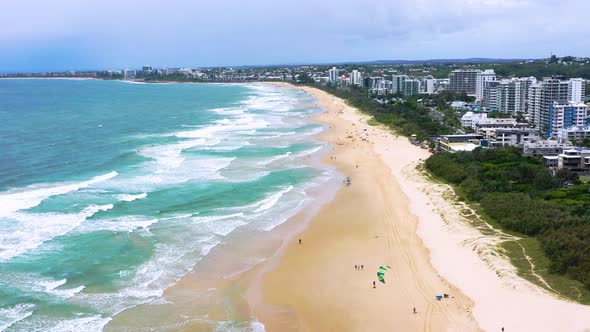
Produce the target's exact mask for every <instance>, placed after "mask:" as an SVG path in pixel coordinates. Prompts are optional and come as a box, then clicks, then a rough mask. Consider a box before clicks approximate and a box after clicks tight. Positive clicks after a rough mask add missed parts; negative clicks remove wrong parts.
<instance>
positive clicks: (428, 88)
mask: <svg viewBox="0 0 590 332" xmlns="http://www.w3.org/2000/svg"><path fill="white" fill-rule="evenodd" d="M424 93H426V94H429V95H431V94H433V93H434V78H427V79H425V80H424Z"/></svg>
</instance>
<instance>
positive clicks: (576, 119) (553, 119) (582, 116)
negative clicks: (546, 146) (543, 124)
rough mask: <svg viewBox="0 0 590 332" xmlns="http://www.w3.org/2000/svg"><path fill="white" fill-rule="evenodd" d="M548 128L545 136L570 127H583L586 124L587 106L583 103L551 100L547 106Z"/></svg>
mask: <svg viewBox="0 0 590 332" xmlns="http://www.w3.org/2000/svg"><path fill="white" fill-rule="evenodd" d="M548 113H549V129H548V130H547V137H551V136H553V135H555V134H557V133H558V132H559V131H561V130H563V129H566V128H571V127H585V126H587V125H588V106H586V104H583V103H572V102H566V103H559V102H553V103H552V105H551V107H550V108H549V112H548Z"/></svg>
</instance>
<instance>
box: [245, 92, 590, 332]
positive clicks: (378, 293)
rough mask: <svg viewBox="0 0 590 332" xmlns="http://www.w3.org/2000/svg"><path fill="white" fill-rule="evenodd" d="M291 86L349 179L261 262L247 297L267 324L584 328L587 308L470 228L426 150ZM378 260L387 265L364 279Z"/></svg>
mask: <svg viewBox="0 0 590 332" xmlns="http://www.w3.org/2000/svg"><path fill="white" fill-rule="evenodd" d="M283 86H286V87H292V86H290V85H283ZM295 88H299V89H302V90H305V91H306V92H307V93H309V94H311V95H313V96H314V97H315V98H317V99H318V106H319V107H322V108H323V109H325V110H326V112H325V113H323V114H321V115H318V116H317V117H316V120H317V121H320V122H323V123H326V124H328V125H329V126H330V129H329V130H328V131H327V132H325V133H323V134H322V135H321V136H320V137H319V139H321V140H324V141H326V142H329V143H331V144H333V146H334V150H333V152H332V153H331V154H330V155H328V156H326V157H325V158H324V162H326V163H331V164H333V165H335V166H336V167H337V168H338V170H340V171H341V173H342V174H344V175H345V176H350V177H351V179H352V184H351V185H350V186H344V185H343V188H342V189H341V190H340V191H339V192H338V193H337V195H336V197H335V199H334V200H333V201H332V202H330V203H328V204H326V205H324V206H323V207H322V209H321V211H320V212H319V214H318V215H317V216H315V217H314V218H313V220H312V221H311V223H310V224H309V226H308V228H307V229H305V231H303V232H302V233H301V234H299V235H298V236H296V238H294V239H291V240H290V242H289V244H287V246H286V247H285V248H284V250H282V253H281V254H280V255H279V256H277V257H275V259H274V260H275V262H274V265H272V267H271V268H267V269H266V270H268V271H266V272H260V273H261V274H262V276H261V281H262V285H261V286H260V290H261V292H262V299H259V300H258V301H250V302H254V303H250V304H251V306H252V307H253V313H254V315H255V317H256V318H257V319H258V320H259V321H261V322H262V323H264V325H265V327H266V331H367V330H371V329H378V330H382V331H419V330H420V331H476V330H485V331H501V329H502V328H504V329H505V331H590V307H588V306H584V305H580V304H577V303H572V302H568V301H566V300H563V299H558V298H557V297H556V296H555V295H553V294H551V293H549V292H547V291H545V290H544V289H542V288H540V287H538V286H536V285H533V284H532V283H530V282H528V281H526V280H524V279H522V278H520V277H518V276H517V275H516V271H515V269H514V267H512V266H511V265H510V264H509V261H508V259H507V257H504V256H503V255H502V254H501V253H499V252H498V250H497V244H498V243H500V241H501V240H502V236H498V235H489V236H488V235H483V234H482V233H481V232H480V231H479V230H477V229H475V228H474V227H473V226H472V225H470V224H469V222H468V220H467V219H466V218H464V217H463V216H462V214H461V213H462V209H464V207H462V206H460V205H458V204H456V202H453V201H452V200H449V195H450V192H451V189H450V188H449V187H448V186H446V185H442V184H437V183H433V182H432V181H428V180H427V178H426V177H425V176H423V174H421V171H420V170H418V169H417V168H416V167H417V166H418V165H419V164H420V163H421V161H422V160H424V159H425V158H427V157H428V156H429V152H428V151H426V150H423V149H421V148H419V147H417V146H414V145H412V144H410V142H409V141H408V139H407V138H405V137H402V136H396V135H394V134H392V133H390V132H388V131H387V130H385V129H383V128H380V127H371V126H368V125H367V124H366V120H367V117H366V116H365V115H362V114H360V113H359V112H357V111H356V110H354V109H352V108H350V107H348V106H347V105H346V104H345V103H344V102H343V101H342V100H340V99H339V98H336V97H334V96H332V95H329V94H327V93H325V92H323V91H320V90H317V89H314V88H309V87H295ZM363 138H364V139H363ZM357 165H358V168H357ZM496 233H499V234H501V232H496ZM298 238H301V239H302V243H301V244H299V243H298V241H297V240H298ZM269 263H271V262H269ZM271 264H272V263H271ZM355 264H357V265H360V264H362V265H363V267H364V269H363V270H360V271H359V270H355V267H354V265H355ZM379 265H390V266H391V267H392V269H391V270H389V271H388V272H387V273H386V277H385V278H386V282H387V283H386V284H381V283H379V282H378V281H377V287H376V288H375V289H373V286H372V282H373V281H376V272H377V268H378V266H379ZM263 270H264V269H263ZM440 294H449V295H450V298H446V299H443V300H441V301H438V300H436V299H435V296H436V295H440ZM414 307H415V308H416V310H417V313H416V314H414V313H413V308H414Z"/></svg>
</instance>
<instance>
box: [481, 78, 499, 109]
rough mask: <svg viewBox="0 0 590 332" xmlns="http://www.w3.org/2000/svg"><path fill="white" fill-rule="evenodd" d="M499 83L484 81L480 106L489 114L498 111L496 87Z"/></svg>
mask: <svg viewBox="0 0 590 332" xmlns="http://www.w3.org/2000/svg"><path fill="white" fill-rule="evenodd" d="M499 85H500V81H484V87H483V97H482V99H481V105H482V106H483V107H485V108H486V110H488V111H490V112H496V111H498V86H499Z"/></svg>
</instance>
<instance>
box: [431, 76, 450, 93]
mask: <svg viewBox="0 0 590 332" xmlns="http://www.w3.org/2000/svg"><path fill="white" fill-rule="evenodd" d="M449 85H450V80H449V79H448V78H442V79H436V80H435V81H434V93H440V92H442V91H447V90H449Z"/></svg>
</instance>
